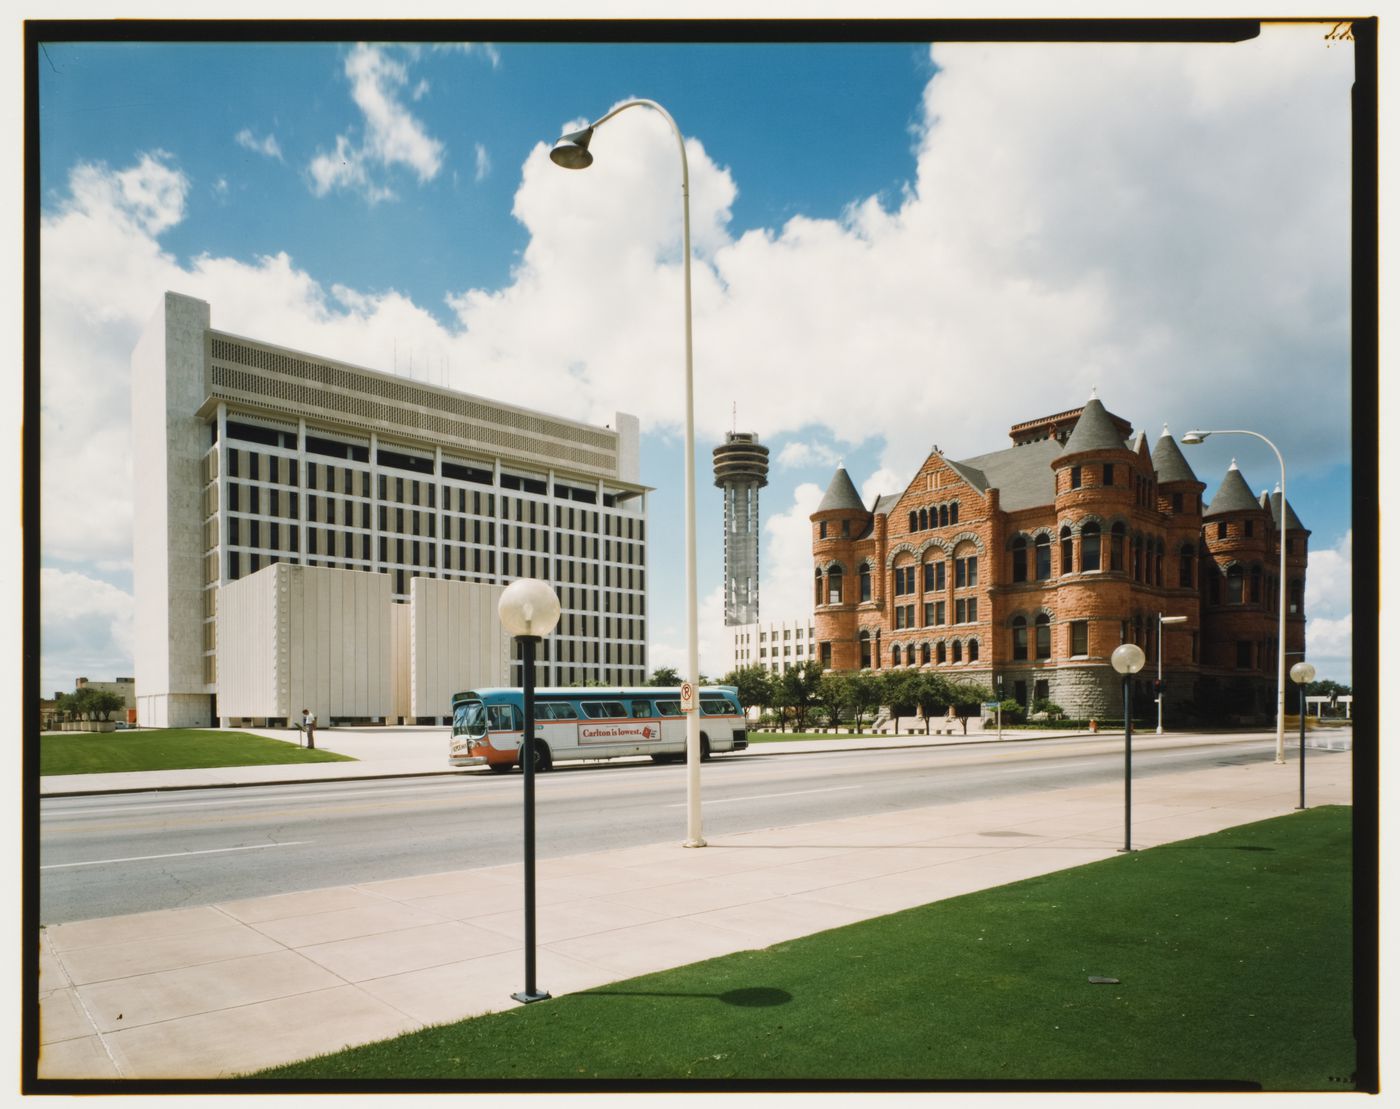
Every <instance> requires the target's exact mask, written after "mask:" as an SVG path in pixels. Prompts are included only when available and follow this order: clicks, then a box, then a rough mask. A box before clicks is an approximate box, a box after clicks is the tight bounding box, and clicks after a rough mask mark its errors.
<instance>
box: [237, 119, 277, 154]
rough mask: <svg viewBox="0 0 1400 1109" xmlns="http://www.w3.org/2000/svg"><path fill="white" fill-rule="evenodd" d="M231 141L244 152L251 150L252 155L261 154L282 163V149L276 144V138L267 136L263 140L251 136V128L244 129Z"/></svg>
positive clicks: (270, 135)
mask: <svg viewBox="0 0 1400 1109" xmlns="http://www.w3.org/2000/svg"><path fill="white" fill-rule="evenodd" d="M233 141H234V142H236V143H237V144H238V145H239V146H241V147H243V149H245V150H251V151H252V152H253V153H254V154H261V155H263V156H264V157H266V158H276V159H277V160H278V161H279V162H280V161H282V160H283V159H282V148H281V147H280V146H279V145H278V144H277V136H276V135H272V134H269V135H267V136H266V137H265V138H261V139H260V138H258V137H257V136H256V135H254V134H253V131H252V128H250V127H245V128H243V130H241V131H239V132H238V134H236V135H234V136H233Z"/></svg>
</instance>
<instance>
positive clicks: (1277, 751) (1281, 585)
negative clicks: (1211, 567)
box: [1181, 428, 1288, 766]
mask: <svg viewBox="0 0 1400 1109" xmlns="http://www.w3.org/2000/svg"><path fill="white" fill-rule="evenodd" d="M1208 435H1252V436H1253V437H1254V438H1256V439H1263V440H1264V442H1265V443H1268V444H1269V449H1270V450H1271V451H1273V452H1274V457H1275V458H1277V459H1278V728H1277V731H1276V735H1275V741H1274V762H1275V763H1277V764H1278V765H1279V766H1282V765H1283V761H1284V760H1283V696H1284V692H1283V690H1284V680H1283V675H1284V665H1283V656H1284V654H1285V653H1286V652H1287V650H1288V646H1287V643H1288V543H1287V541H1286V537H1287V532H1288V478H1287V474H1286V473H1285V472H1284V468H1283V455H1282V454H1281V453H1280V451H1279V449H1278V447H1276V446H1274V444H1273V440H1271V439H1269V438H1268V437H1267V436H1264V435H1260V434H1259V433H1258V432H1257V431H1246V430H1245V429H1243V428H1225V429H1221V430H1219V431H1199V430H1198V431H1188V432H1187V433H1186V434H1185V435H1183V436H1182V437H1181V441H1182V442H1183V443H1190V444H1192V445H1193V446H1194V445H1195V444H1197V443H1203V442H1205V440H1206V436H1208Z"/></svg>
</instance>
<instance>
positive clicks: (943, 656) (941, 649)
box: [933, 639, 948, 663]
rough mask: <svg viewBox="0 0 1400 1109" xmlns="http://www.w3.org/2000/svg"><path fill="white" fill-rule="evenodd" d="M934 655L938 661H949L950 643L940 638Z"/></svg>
mask: <svg viewBox="0 0 1400 1109" xmlns="http://www.w3.org/2000/svg"><path fill="white" fill-rule="evenodd" d="M933 657H934V658H935V659H936V660H937V661H938V662H940V663H943V662H947V661H948V644H946V643H944V642H943V641H942V640H941V639H940V640H939V641H938V643H937V645H936V646H935V647H934V652H933Z"/></svg>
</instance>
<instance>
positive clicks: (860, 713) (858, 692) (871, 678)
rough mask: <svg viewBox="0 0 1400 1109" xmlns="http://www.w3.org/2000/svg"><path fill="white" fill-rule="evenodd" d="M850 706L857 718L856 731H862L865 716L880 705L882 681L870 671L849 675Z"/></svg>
mask: <svg viewBox="0 0 1400 1109" xmlns="http://www.w3.org/2000/svg"><path fill="white" fill-rule="evenodd" d="M846 680H847V688H848V689H849V691H850V692H849V697H850V701H849V704H850V706H851V712H852V714H853V715H854V716H855V729H856V731H857V732H859V731H860V730H861V726H862V724H863V722H864V720H865V714H866V713H867V712H869V711H870V710H871V709H873V708H875V707H876V706H878V705H879V704H880V697H881V686H880V679H879V678H878V677H876V676H875V675H874V674H872V673H871V672H870V671H868V670H857V671H855V672H854V673H852V674H849V675H847V679H846Z"/></svg>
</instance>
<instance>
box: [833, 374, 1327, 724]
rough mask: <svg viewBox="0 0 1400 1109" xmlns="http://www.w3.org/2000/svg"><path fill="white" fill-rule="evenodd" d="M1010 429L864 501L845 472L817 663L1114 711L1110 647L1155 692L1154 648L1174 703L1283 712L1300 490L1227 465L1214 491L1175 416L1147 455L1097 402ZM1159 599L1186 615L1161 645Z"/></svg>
mask: <svg viewBox="0 0 1400 1109" xmlns="http://www.w3.org/2000/svg"><path fill="white" fill-rule="evenodd" d="M1011 439H1012V444H1013V445H1012V446H1011V447H1010V448H1009V449H1005V450H1001V451H995V452H992V453H990V454H984V455H979V456H976V457H973V458H968V459H963V460H961V461H955V460H953V459H950V458H947V457H946V456H944V455H943V454H942V453H941V452H940V451H939V450H938V449H937V448H935V449H934V451H933V452H932V453H931V454H930V455H929V456H928V457H927V458H926V459H925V461H924V463H923V465H922V466H921V467H920V468H919V470H918V472H917V473H916V474H915V475H914V477H913V479H912V480H911V481H910V482H909V484H908V485H907V486H906V487H905V489H904V490H903V491H902V492H900V493H897V494H894V495H890V496H882V497H878V498H877V499H876V500H875V502H874V503H873V504H872V505H870V506H869V507H867V506H866V505H864V504H863V503H862V501H861V499H860V497H859V496H858V494H857V493H856V490H855V485H854V483H853V482H852V481H851V478H850V476H849V475H848V474H847V473H846V471H845V470H844V469H838V470H837V472H836V474H835V476H834V477H833V478H832V480H831V484H830V486H829V487H828V489H827V491H826V495H825V496H824V497H823V499H822V501H821V503H820V504H819V505H818V508H817V511H816V512H815V513H814V514H813V515H812V554H813V560H814V569H813V573H814V593H813V605H814V609H813V625H814V627H815V629H816V640H817V643H816V656H817V658H818V660H819V661H820V662H822V664H823V665H825V666H827V667H830V668H834V669H838V670H850V669H861V668H870V669H885V668H890V667H896V666H903V667H919V668H927V669H932V670H936V671H938V672H940V673H944V674H946V675H947V676H948V677H950V678H955V679H966V680H969V681H973V682H977V683H980V684H981V685H983V686H985V687H986V688H988V689H989V690H992V691H995V690H997V689H1000V690H1001V692H1002V695H1003V696H1005V697H1007V698H1014V699H1015V700H1017V701H1018V702H1020V703H1021V704H1022V705H1033V704H1034V703H1035V702H1037V701H1051V702H1054V703H1056V704H1058V705H1060V706H1061V707H1063V708H1064V709H1065V710H1066V711H1068V712H1069V713H1071V714H1073V715H1084V716H1089V715H1121V713H1122V707H1121V704H1122V702H1121V685H1120V679H1119V677H1118V675H1117V674H1116V672H1115V671H1113V670H1112V668H1111V666H1110V664H1109V656H1110V655H1111V654H1112V652H1113V649H1114V648H1115V647H1117V646H1118V645H1119V644H1120V643H1124V642H1134V643H1137V644H1138V645H1139V646H1141V647H1142V648H1143V649H1144V651H1145V652H1146V654H1147V658H1148V665H1147V667H1145V668H1144V670H1143V672H1142V673H1141V674H1140V675H1139V678H1138V684H1139V687H1140V696H1142V697H1145V698H1147V699H1148V700H1149V701H1150V699H1151V697H1152V695H1153V688H1152V686H1153V681H1154V679H1155V677H1156V662H1157V658H1158V652H1159V650H1160V654H1161V659H1162V672H1163V694H1164V698H1165V706H1166V710H1167V712H1168V713H1175V714H1177V716H1178V718H1180V717H1181V716H1182V715H1188V714H1189V715H1191V716H1194V717H1197V718H1207V719H1209V718H1217V719H1218V718H1239V719H1243V720H1260V719H1263V718H1265V717H1269V716H1271V715H1272V710H1273V706H1274V703H1275V701H1274V697H1275V690H1274V684H1275V677H1274V675H1275V673H1276V662H1277V658H1278V655H1277V651H1278V650H1279V644H1278V611H1279V607H1278V606H1279V592H1278V591H1279V589H1280V588H1284V589H1287V590H1288V596H1287V604H1288V615H1287V637H1286V638H1287V642H1286V644H1285V645H1284V650H1286V651H1288V652H1289V653H1290V654H1293V653H1300V652H1302V650H1303V645H1304V643H1303V640H1304V620H1305V616H1304V612H1303V595H1304V589H1305V581H1306V575H1307V539H1308V531H1307V529H1306V528H1304V527H1303V525H1302V524H1301V522H1300V521H1299V520H1298V518H1297V516H1296V514H1295V513H1294V512H1293V509H1292V506H1291V505H1280V504H1279V501H1280V500H1281V498H1280V497H1279V496H1278V495H1277V494H1275V495H1274V496H1273V497H1272V498H1271V497H1270V496H1269V495H1268V494H1261V495H1259V496H1257V497H1256V496H1255V494H1254V493H1253V492H1252V491H1251V490H1250V489H1249V487H1248V485H1247V483H1246V482H1245V481H1244V478H1243V475H1242V474H1240V473H1239V471H1238V470H1237V469H1236V468H1235V467H1233V466H1232V467H1231V469H1230V471H1229V472H1227V474H1226V476H1225V479H1224V480H1223V481H1222V482H1221V484H1220V488H1219V490H1218V491H1217V492H1216V495H1215V498H1214V500H1213V501H1212V502H1211V503H1210V504H1209V505H1206V504H1205V503H1204V500H1203V494H1204V492H1205V484H1204V483H1203V482H1201V481H1199V480H1198V479H1197V478H1196V475H1195V474H1194V473H1193V472H1192V470H1191V467H1190V466H1189V465H1188V463H1187V462H1186V459H1185V457H1184V456H1183V454H1182V452H1181V450H1180V448H1179V446H1178V445H1177V443H1176V441H1175V440H1174V439H1173V438H1172V437H1171V436H1170V435H1169V434H1168V433H1167V431H1166V429H1165V428H1164V429H1163V432H1162V436H1161V437H1160V438H1159V439H1158V441H1157V443H1156V445H1155V446H1154V448H1153V449H1152V450H1151V451H1149V450H1148V444H1147V441H1146V437H1145V436H1143V435H1142V434H1141V433H1138V434H1136V435H1134V434H1132V428H1131V425H1130V424H1129V423H1128V421H1127V420H1124V419H1123V418H1121V417H1119V416H1115V415H1113V414H1112V413H1110V412H1108V411H1107V410H1106V409H1105V408H1104V407H1103V405H1102V403H1101V402H1100V401H1099V400H1098V399H1097V398H1091V399H1090V401H1089V402H1088V404H1086V405H1085V406H1084V407H1083V408H1079V409H1073V410H1070V411H1066V412H1060V413H1057V414H1055V415H1053V416H1046V417H1042V418H1040V419H1037V420H1030V421H1026V422H1025V423H1021V424H1017V425H1015V426H1014V427H1012V429H1011ZM1281 513H1286V516H1285V517H1283V518H1285V519H1286V520H1287V529H1286V535H1287V542H1286V547H1287V556H1286V561H1287V575H1286V576H1287V580H1286V581H1285V582H1283V583H1280V582H1279V550H1278V544H1279V528H1278V523H1279V520H1280V514H1281ZM1159 615H1166V616H1183V617H1185V621H1184V622H1182V623H1178V624H1174V625H1167V626H1166V628H1165V631H1163V632H1162V633H1161V634H1160V642H1159V630H1160V629H1161V627H1162V626H1161V625H1160V624H1159V622H1158V617H1159ZM1143 703H1145V702H1143V701H1141V700H1140V701H1139V702H1138V704H1139V705H1141V704H1143Z"/></svg>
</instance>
